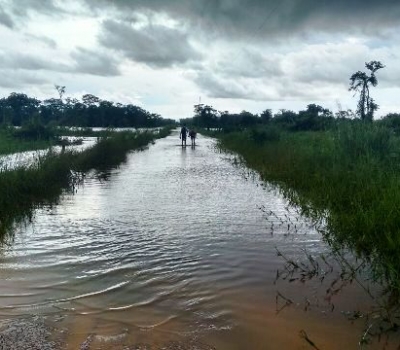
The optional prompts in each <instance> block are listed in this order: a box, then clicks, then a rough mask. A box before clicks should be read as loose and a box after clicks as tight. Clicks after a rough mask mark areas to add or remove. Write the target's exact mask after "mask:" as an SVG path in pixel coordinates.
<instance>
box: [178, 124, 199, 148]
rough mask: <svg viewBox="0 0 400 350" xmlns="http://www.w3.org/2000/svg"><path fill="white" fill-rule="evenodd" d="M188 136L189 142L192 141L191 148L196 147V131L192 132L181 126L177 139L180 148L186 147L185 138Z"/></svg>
mask: <svg viewBox="0 0 400 350" xmlns="http://www.w3.org/2000/svg"><path fill="white" fill-rule="evenodd" d="M188 134H189V137H190V140H191V141H192V146H196V135H197V133H196V131H194V130H193V129H192V130H190V131H189V130H188V129H187V127H186V125H184V126H182V128H181V132H180V134H179V138H180V139H181V141H182V147H183V146H185V147H186V138H187V135H188Z"/></svg>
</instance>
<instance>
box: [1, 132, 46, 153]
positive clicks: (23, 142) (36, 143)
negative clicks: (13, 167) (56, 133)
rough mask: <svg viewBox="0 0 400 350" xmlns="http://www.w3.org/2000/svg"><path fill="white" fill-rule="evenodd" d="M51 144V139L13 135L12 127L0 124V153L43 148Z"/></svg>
mask: <svg viewBox="0 0 400 350" xmlns="http://www.w3.org/2000/svg"><path fill="white" fill-rule="evenodd" d="M50 145H51V141H49V140H48V139H47V140H32V139H22V138H18V137H15V135H14V133H13V129H11V128H7V127H4V126H0V155H2V154H9V153H16V152H24V151H28V150H36V149H45V148H47V147H49V146H50Z"/></svg>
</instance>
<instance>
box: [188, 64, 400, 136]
mask: <svg viewBox="0 0 400 350" xmlns="http://www.w3.org/2000/svg"><path fill="white" fill-rule="evenodd" d="M365 67H366V68H367V70H368V72H363V71H357V72H356V73H354V74H352V75H351V77H350V83H349V91H354V93H355V94H359V100H358V103H357V109H356V111H355V112H354V111H352V110H350V109H347V110H341V108H339V109H340V110H339V111H338V112H337V113H333V112H332V111H330V110H329V109H327V108H324V107H322V106H320V105H317V104H309V105H308V106H307V108H306V109H305V110H301V111H299V112H293V111H290V110H286V109H281V110H280V111H279V112H278V113H276V114H273V113H272V110H271V109H266V110H264V111H263V112H261V113H260V114H252V113H251V112H248V111H242V112H240V113H230V112H228V111H218V110H216V109H215V108H214V107H212V106H210V105H205V104H197V105H195V106H194V116H193V117H192V118H187V119H181V123H183V124H188V125H190V126H192V127H198V128H206V129H217V130H223V131H233V130H243V129H248V128H252V127H255V126H258V125H276V126H279V127H283V128H285V129H288V130H291V131H301V130H314V131H317V130H325V129H327V128H330V127H331V126H333V125H335V124H336V123H337V122H338V121H340V120H349V119H352V120H360V121H363V122H373V119H374V114H375V112H376V111H377V110H378V108H379V106H378V105H377V104H376V103H375V101H374V99H373V98H372V97H371V96H370V87H371V86H377V85H378V79H377V77H376V72H377V71H378V70H379V69H382V68H384V67H385V66H384V65H383V64H382V63H381V62H380V61H370V62H366V63H365ZM377 122H378V123H382V124H384V125H387V126H389V127H391V128H393V129H395V131H396V132H399V133H400V114H399V113H390V114H388V115H386V116H384V117H383V118H382V119H380V120H378V121H377Z"/></svg>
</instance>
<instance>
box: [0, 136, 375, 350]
mask: <svg viewBox="0 0 400 350" xmlns="http://www.w3.org/2000/svg"><path fill="white" fill-rule="evenodd" d="M179 144H180V140H179V134H178V133H177V132H173V134H172V135H171V136H169V137H167V138H166V139H161V140H158V141H157V142H156V144H155V145H152V146H151V147H150V148H149V149H148V150H145V151H143V152H139V153H132V154H130V155H129V157H128V161H127V162H126V163H125V164H123V165H121V167H120V168H119V169H116V170H113V171H111V172H110V174H108V175H109V177H108V179H107V180H103V181H99V179H98V178H95V177H90V176H89V177H88V179H87V180H86V181H85V184H84V186H82V187H80V188H79V189H78V191H77V193H76V194H74V195H65V196H64V197H63V198H62V200H61V201H60V203H59V204H58V205H55V206H54V207H49V208H43V209H40V210H38V211H37V213H36V215H35V217H34V219H33V222H32V223H30V224H27V225H23V226H21V227H18V228H17V229H16V232H15V237H14V239H13V241H12V242H9V243H8V245H7V246H4V247H3V248H2V251H1V257H0V262H1V265H0V288H1V295H0V319H1V321H0V330H2V331H3V332H4V331H5V329H8V328H7V327H8V326H7V325H8V324H13V323H10V322H15V320H18V322H19V323H21V322H22V324H23V320H26V322H27V324H29V325H31V324H32V322H34V323H35V322H39V323H40V324H42V323H43V324H44V325H43V327H45V329H46V330H48V331H47V333H46V332H45V333H46V335H45V336H44V335H41V336H42V337H43V339H44V338H46V341H48V344H47V345H46V346H48V348H49V349H50V348H63V349H64V348H65V349H313V348H315V347H313V346H312V345H311V343H312V344H314V345H315V346H317V348H319V349H357V348H358V342H359V340H360V336H361V334H362V332H363V324H360V323H352V322H350V321H348V320H347V318H346V316H345V313H346V312H347V311H353V310H359V309H365V308H368V307H369V303H370V299H369V297H368V296H367V295H366V294H365V293H364V292H363V291H362V289H361V288H360V287H359V286H358V285H357V284H352V285H350V286H348V287H347V290H346V293H338V294H337V295H335V308H334V310H333V309H332V307H331V305H332V304H330V303H328V302H327V301H326V300H325V299H324V293H322V294H321V295H320V293H321V291H320V289H321V288H320V282H316V281H309V282H307V283H302V282H299V281H293V282H292V283H289V282H288V281H287V280H286V281H280V280H278V281H277V282H276V283H275V280H276V276H277V271H278V270H281V269H282V267H283V265H284V260H283V258H282V257H281V256H278V254H277V249H278V250H279V251H280V252H283V253H284V254H285V256H291V257H293V258H294V259H298V260H299V261H302V260H306V255H305V253H304V251H306V252H308V253H309V254H320V253H324V252H326V250H327V247H326V245H325V244H324V243H323V242H321V236H320V234H319V233H318V232H317V231H316V230H315V229H314V228H313V227H312V226H311V225H310V223H309V222H308V221H307V220H306V219H305V218H303V217H301V216H300V215H299V214H297V213H296V211H295V210H294V209H293V208H290V207H289V206H288V203H287V202H286V201H285V199H283V198H282V197H281V196H280V195H279V194H278V193H277V192H276V191H274V190H272V189H268V188H265V186H262V184H261V182H260V181H259V180H258V179H257V177H256V176H254V175H252V174H251V172H250V171H248V170H246V169H243V168H241V167H238V166H235V165H234V164H233V160H234V156H231V155H227V154H224V153H220V152H219V151H217V150H216V148H215V140H213V139H211V138H206V137H203V136H201V135H200V137H199V139H198V145H197V146H196V148H191V147H190V146H188V147H186V148H182V147H180V146H179ZM260 208H263V210H261V209H260ZM284 298H287V299H284ZM289 300H290V302H289ZM282 304H283V307H282ZM286 304H287V306H288V307H285V306H286ZM289 304H290V306H289ZM305 305H306V306H305ZM21 320H22V321H21ZM32 320H33V321H32ZM19 323H18V324H19ZM13 325H14V324H13ZM14 327H16V326H15V325H14ZM21 327H23V326H21ZM41 327H42V326H41ZM28 329H29V328H28ZM42 333H43V332H42ZM42 333H41V334H42ZM304 334H306V335H307V336H306V337H305V336H304ZM10 337H12V336H10ZM10 339H11V338H10ZM307 339H308V340H307ZM8 341H9V342H12V340H8ZM310 341H311V343H310ZM0 346H1V342H0ZM4 348H6V347H4ZM43 348H45V347H44V346H43Z"/></svg>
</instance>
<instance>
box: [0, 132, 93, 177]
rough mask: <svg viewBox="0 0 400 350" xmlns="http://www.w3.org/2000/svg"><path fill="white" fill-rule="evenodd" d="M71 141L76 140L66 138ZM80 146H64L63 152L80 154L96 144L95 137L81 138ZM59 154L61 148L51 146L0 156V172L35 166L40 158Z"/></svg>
mask: <svg viewBox="0 0 400 350" xmlns="http://www.w3.org/2000/svg"><path fill="white" fill-rule="evenodd" d="M68 139H69V140H70V141H73V140H74V139H76V138H71V137H70V138H68ZM81 140H82V144H80V145H71V146H66V147H65V150H68V151H71V150H73V151H76V152H81V151H84V150H85V149H87V148H90V147H92V146H94V145H95V144H96V140H97V138H96V137H83V138H81ZM50 151H51V152H54V153H60V152H62V147H61V146H53V147H51V148H48V149H42V150H33V151H25V152H17V153H11V154H6V155H1V156H0V171H7V170H12V169H15V168H18V167H29V166H32V165H35V164H37V163H38V162H39V161H40V158H43V157H45V156H46V155H47V154H48V153H49V152H50Z"/></svg>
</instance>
